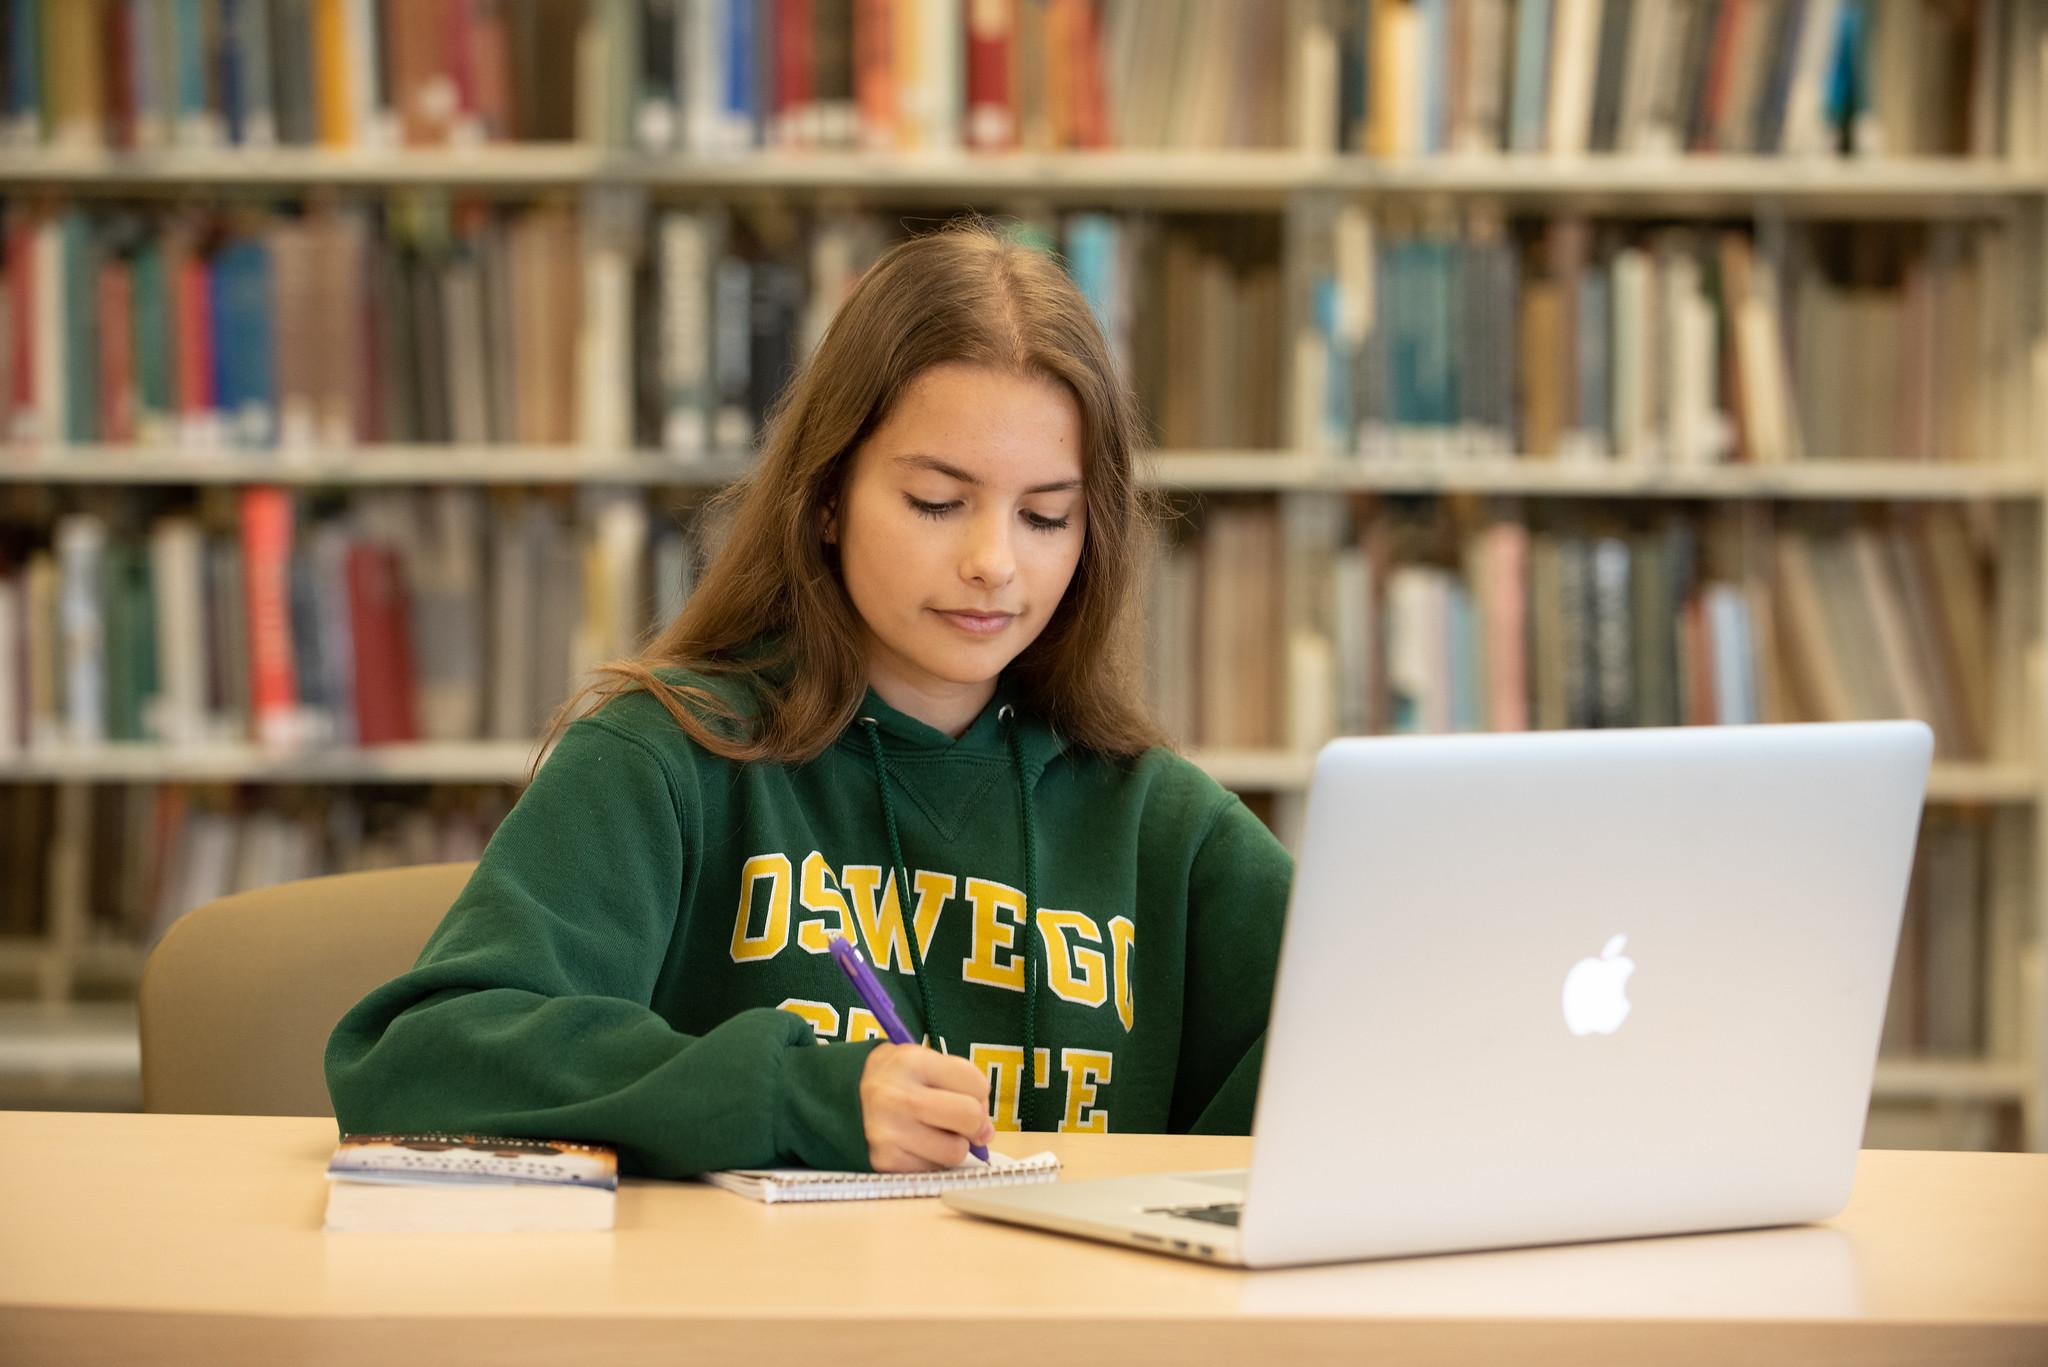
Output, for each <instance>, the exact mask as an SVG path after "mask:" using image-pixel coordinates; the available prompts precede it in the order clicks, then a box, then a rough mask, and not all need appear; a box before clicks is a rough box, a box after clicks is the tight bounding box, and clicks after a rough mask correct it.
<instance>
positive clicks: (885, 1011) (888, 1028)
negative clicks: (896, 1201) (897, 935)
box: [829, 935, 988, 1163]
mask: <svg viewBox="0 0 2048 1367" xmlns="http://www.w3.org/2000/svg"><path fill="white" fill-rule="evenodd" d="M829 943H830V947H831V950H832V958H833V960H834V961H835V962H837V963H838V965H839V971H840V972H842V973H844V974H845V975H846V976H847V977H849V978H851V979H852V980H853V990H854V991H855V992H858V993H859V994H860V999H861V1001H862V1002H863V1003H864V1004H865V1005H866V1006H867V1008H868V1010H870V1011H872V1012H874V1013H875V1019H876V1020H877V1021H878V1022H880V1023H881V1026H882V1033H883V1034H885V1035H887V1036H888V1037H889V1042H890V1043H891V1044H915V1043H917V1040H916V1039H915V1038H913V1037H912V1036H911V1033H910V1031H909V1030H908V1029H906V1028H905V1027H904V1024H903V1017H901V1016H899V1015H897V1014H896V1003H895V1002H894V1001H892V1000H890V998H889V989H887V988H885V987H883V986H882V980H881V979H880V978H877V977H876V976H875V970H873V969H872V968H869V967H868V961H867V960H866V959H863V958H861V956H860V951H859V950H857V949H855V948H854V947H853V942H852V941H851V940H848V939H847V938H846V937H845V936H843V935H834V936H833V937H832V939H831V941H830V942H829ZM967 1151H968V1152H969V1153H971V1154H973V1155H974V1156H975V1157H976V1158H979V1159H980V1160H981V1161H982V1162H984V1163H986V1162H988V1147H987V1146H986V1145H983V1144H969V1145H968V1146H967Z"/></svg>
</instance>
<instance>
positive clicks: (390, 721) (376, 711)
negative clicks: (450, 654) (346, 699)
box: [344, 541, 419, 745]
mask: <svg viewBox="0 0 2048 1367" xmlns="http://www.w3.org/2000/svg"><path fill="white" fill-rule="evenodd" d="M344 563H345V570H344V573H345V574H346V576H347V580H348V623H349V635H350V638H351V644H352V645H353V647H354V649H353V659H352V660H351V664H352V666H353V668H354V671H355V678H354V681H353V682H354V687H353V689H352V692H353V694H354V698H355V732H356V743H357V744H359V745H396V744H402V743H404V742H407V741H412V740H417V739H418V738H419V730H418V727H417V725H416V723H415V721H414V716H413V668H412V628H411V624H410V620H409V618H408V615H407V611H406V599H405V589H404V582H403V579H402V570H401V567H400V565H399V562H398V556H397V555H396V554H395V553H394V552H393V551H392V550H390V549H389V548H388V547H385V546H379V545H375V544H373V543H370V542H367V541H357V542H354V543H353V544H351V545H350V546H349V548H348V552H347V556H346V559H345V562H344Z"/></svg>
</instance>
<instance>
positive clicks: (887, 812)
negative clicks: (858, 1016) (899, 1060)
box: [838, 676, 1064, 1130]
mask: <svg viewBox="0 0 2048 1367" xmlns="http://www.w3.org/2000/svg"><path fill="white" fill-rule="evenodd" d="M856 734H858V736H859V739H858V740H856V741H855V743H856V744H864V745H865V748H866V751H867V754H868V758H869V759H870V761H871V762H872V763H873V765H874V773H875V784H876V788H877V791H878V794H879V796H880V799H881V808H882V820H883V826H884V834H885V835H886V836H887V839H888V844H889V857H890V861H891V864H890V867H891V869H892V870H893V872H894V874H895V877H896V879H897V886H898V887H900V888H908V887H910V885H911V884H910V874H909V868H908V866H907V865H906V864H905V862H904V859H903V844H902V839H901V837H900V835H899V834H898V830H897V821H896V803H895V795H894V790H895V789H896V788H897V787H898V786H899V785H900V784H901V782H902V780H901V779H900V778H899V777H898V773H897V764H896V761H895V760H894V759H893V758H892V755H891V751H892V748H893V749H894V750H895V751H896V752H897V754H899V755H901V756H902V757H903V758H904V760H905V761H911V760H914V761H916V762H917V763H918V764H919V766H920V767H922V766H924V765H928V764H931V763H933V762H937V763H939V764H942V765H943V764H946V763H947V761H949V760H953V759H959V758H968V759H970V760H976V761H983V762H985V761H988V760H1007V763H1008V768H1009V772H1010V777H1011V780H1012V786H1013V789H1014V791H1015V793H1016V802H1017V824H1016V829H1017V833H1018V837H1019V846H1020V848H1019V862H1020V864H1021V867H1022V874H1023V877H1022V879H1021V880H1020V883H1019V886H1021V887H1022V888H1023V890H1024V923H1023V927H1022V930H1023V935H1022V938H1023V945H1022V948H1021V950H1020V953H1021V955H1022V957H1023V961H1024V1003H1023V1021H1022V1030H1021V1032H1020V1033H1021V1034H1022V1035H1023V1038H1024V1057H1025V1058H1027V1059H1029V1058H1033V1057H1035V1054H1034V1052H1033V1051H1034V1049H1035V1048H1036V1041H1037V1036H1038V984H1039V978H1040V970H1039V955H1038V954H1037V953H1036V944H1035V942H1036V939H1037V937H1036V935H1035V933H1034V931H1035V926H1034V917H1035V914H1036V910H1037V906H1038V840H1037V824H1038V823H1037V822H1036V820H1035V819H1034V816H1033V812H1032V803H1033V791H1034V789H1036V787H1037V786H1038V780H1039V778H1040V777H1041V776H1042V775H1043V774H1044V773H1045V768H1046V765H1047V764H1048V763H1050V762H1051V761H1052V759H1054V758H1055V757H1057V756H1058V755H1059V753H1060V752H1061V750H1062V749H1064V744H1063V742H1062V740H1061V738H1060V736H1059V734H1058V732H1056V731H1054V730H1053V729H1052V727H1051V726H1050V725H1048V724H1046V723H1045V722H1044V721H1043V720H1042V719H1039V718H1036V717H1035V716H1033V715H1032V714H1030V713H1029V712H1027V711H1026V710H1025V709H1023V708H1021V707H1019V706H1018V705H1017V700H1016V689H1015V688H1014V686H1013V685H1012V684H1011V682H1010V680H1009V678H1008V676H1003V677H1002V678H999V679H998V680H997V683H996V691H995V693H994V695H993V696H991V697H990V699H989V701H988V705H987V706H985V707H983V708H982V710H981V712H980V713H979V714H977V715H976V716H975V718H974V720H973V721H972V722H970V723H969V724H968V726H967V729H966V730H965V731H963V732H962V733H961V734H960V735H959V736H958V737H957V738H955V737H952V736H949V735H947V734H946V733H945V732H943V731H940V730H939V729H937V728H936V727H933V726H930V725H928V724H926V723H925V722H922V721H919V720H918V719H917V718H915V717H912V716H910V715H909V714H907V713H905V712H901V711H898V710H897V709H896V708H894V707H891V706H890V705H889V704H888V703H886V702H884V701H883V700H882V697H881V695H880V694H879V693H877V692H875V690H874V689H873V688H869V689H868V690H867V693H866V695H865V696H864V697H863V698H862V699H861V707H860V711H859V713H858V715H857V716H856V717H855V719H854V723H853V725H852V726H851V727H849V728H847V731H846V733H844V734H842V736H841V737H840V740H839V742H838V743H840V744H845V743H846V742H847V741H848V740H850V739H853V738H854V737H855V736H856ZM976 767H980V766H979V765H976ZM929 811H930V809H929V808H927V812H928V814H929ZM910 953H911V958H912V963H913V966H914V968H915V973H914V975H913V976H914V978H915V980H916V983H917V989H918V998H919V1007H920V1010H919V1012H918V1015H919V1017H920V1018H921V1019H922V1020H923V1022H924V1031H925V1035H926V1037H927V1038H928V1040H929V1041H930V1042H931V1043H932V1044H933V1045H934V1046H935V1047H937V1048H939V1049H941V1050H944V1049H945V1048H946V1045H945V1042H944V1041H945V1032H944V1031H943V1029H942V1028H941V1025H940V1022H939V1019H938V1014H937V1012H936V1011H935V1010H934V1008H933V1006H932V996H931V974H930V973H928V972H927V971H926V969H925V965H924V960H923V958H922V956H921V954H920V951H919V950H918V947H917V937H916V936H912V937H911V941H910ZM885 990H886V989H885ZM1034 1103H1035V1093H1034V1092H1033V1091H1032V1090H1031V1089H1029V1088H1027V1089H1025V1095H1024V1098H1023V1125H1024V1128H1025V1129H1027V1130H1029V1129H1031V1128H1033V1124H1034V1120H1035V1115H1034V1111H1035V1104H1034Z"/></svg>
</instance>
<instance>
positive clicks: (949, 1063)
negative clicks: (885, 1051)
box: [905, 1046, 988, 1106]
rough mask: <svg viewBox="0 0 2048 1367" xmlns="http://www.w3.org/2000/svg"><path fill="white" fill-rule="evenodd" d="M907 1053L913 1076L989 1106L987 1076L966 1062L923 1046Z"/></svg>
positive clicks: (931, 1085)
mask: <svg viewBox="0 0 2048 1367" xmlns="http://www.w3.org/2000/svg"><path fill="white" fill-rule="evenodd" d="M905 1054H906V1057H907V1062H908V1064H909V1066H910V1069H911V1071H912V1073H913V1074H914V1075H915V1076H916V1077H917V1080H918V1081H920V1082H922V1083H924V1084H925V1085H926V1086H927V1087H942V1088H944V1089H945V1090H946V1091H949V1092H958V1093H960V1094H961V1095H962V1096H971V1097H974V1098H976V1099H978V1100H979V1101H980V1102H981V1103H982V1104H983V1106H986V1105H987V1104H988V1074H987V1073H985V1072H983V1071H982V1070H981V1069H979V1068H977V1067H975V1066H974V1065H973V1064H971V1063H969V1062H968V1061H967V1060H966V1059H964V1058H958V1057H955V1056H954V1055H952V1054H942V1053H939V1052H938V1051H937V1050H936V1049H927V1048H924V1047H922V1046H919V1047H918V1048H916V1049H914V1050H911V1049H907V1050H905Z"/></svg>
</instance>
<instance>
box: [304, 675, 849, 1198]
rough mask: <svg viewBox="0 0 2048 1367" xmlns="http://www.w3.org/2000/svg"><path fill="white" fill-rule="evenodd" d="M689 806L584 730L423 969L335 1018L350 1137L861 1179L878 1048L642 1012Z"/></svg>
mask: <svg viewBox="0 0 2048 1367" xmlns="http://www.w3.org/2000/svg"><path fill="white" fill-rule="evenodd" d="M682 812H683V808H682V804H681V800H680V796H679V792H678V788H677V785H675V784H674V783H672V782H671V781H670V773H669V770H668V769H667V768H666V767H665V766H664V765H663V764H662V763H661V761H660V760H659V758H658V757H657V755H656V754H655V752H654V750H653V748H652V747H651V746H649V745H648V744H647V743H646V742H645V741H644V740H642V739H640V738H638V737H636V736H634V735H632V734H631V733H630V732H629V731H626V730H623V729H619V728H617V727H615V726H613V725H612V724H611V723H610V722H609V721H608V719H606V718H604V717H601V716H600V717H594V718H585V719H583V720H581V721H578V722H576V723H575V724H574V725H572V726H571V727H570V728H569V730H568V731H567V733H566V734H565V735H564V737H563V739H562V742H561V744H560V745H559V746H557V747H556V749H555V752H554V753H553V755H551V756H550V757H549V759H548V761H547V763H546V764H545V765H544V766H542V768H541V771H540V773H539V775H538V776H537V777H536V778H535V780H534V782H533V784H532V786H531V787H530V788H528V789H527V791H526V792H525V794H524V795H522V796H521V798H520V800H519V802H518V803H517V804H516V805H515V806H514V808H513V810H512V811H511V813H510V814H509V815H508V816H507V817H506V818H505V820H504V823H503V824H502V825H501V826H500V828H499V830H498V832H497V834H496V835H494V836H493V837H492V839H491V842H490V845H489V846H488V848H486V850H485V851H484V855H483V858H482V860H481V861H480V862H479V864H478V866H477V869H476V872H475V874H474V875H473V876H472V877H471V878H470V881H469V883H468V885H467V886H465V887H464V889H463V891H462V893H461V895H460V896H459V897H458V898H457V899H456V901H455V905H454V906H453V907H452V908H450V910H449V912H448V915H447V916H446V918H445V919H444V920H443V921H442V922H441V924H440V926H439V928H438V929H436V930H435V932H434V934H433V935H432V937H431V938H429V940H428V941H427V944H426V947H425V948H424V949H423V950H422V951H421V952H420V957H419V960H418V962H417V963H415V964H414V966H413V967H412V969H411V970H410V971H409V972H407V973H405V974H403V975H401V976H400V977H398V978H396V979H394V980H392V981H391V982H389V983H386V984H385V985H384V986H382V987H379V988H377V989H376V990H375V991H373V992H371V993H370V994H369V995H368V996H367V997H365V998H363V1000H362V1001H360V1002H358V1003H357V1004H356V1005H355V1006H354V1007H353V1008H351V1009H350V1011H349V1012H348V1014H347V1015H346V1016H344V1017H343V1018H342V1020H341V1022H340V1024H339V1025H337V1026H336V1027H335V1030H334V1033H333V1035H332V1036H331V1037H330V1038H329V1040H328V1044H327V1057H326V1068H327V1087H328V1091H329V1093H330V1095H331V1096H332V1098H333V1100H334V1113H335V1116H336V1119H337V1121H338V1122H339V1124H340V1127H341V1129H342V1131H343V1132H344V1133H365V1132H378V1131H401V1130H410V1131H469V1132H472V1133H484V1134H504V1135H525V1136H533V1137H538V1138H555V1139H580V1140H585V1141H595V1142H600V1143H607V1144H613V1145H616V1146H617V1147H618V1149H619V1157H620V1161H621V1164H622V1166H623V1167H624V1168H625V1169H626V1170H627V1171H630V1172H634V1173H639V1174H645V1175H649V1176H656V1177H682V1176H688V1175H691V1174H694V1173H699V1172H704V1171H707V1170H710V1169H714V1168H727V1167H760V1166H767V1165H772V1164H782V1163H801V1164H804V1165H807V1166H811V1167H819V1168H836V1169H860V1170H865V1169H866V1168H867V1166H868V1162H869V1159H868V1148H867V1141H866V1138H865V1133H864V1130H863V1128H862V1124H861V1112H860V1100H859V1086H860V1075H861V1070H862V1068H863V1067H864V1066H865V1064H866V1062H867V1056H868V1054H869V1053H870V1052H871V1051H872V1049H873V1045H872V1044H871V1043H867V1044H833V1045H826V1046H823V1047H820V1046H819V1045H818V1044H816V1043H815V1042H814V1040H813V1036H812V1033H811V1028H810V1026H809V1025H808V1024H806V1023H805V1022H804V1021H803V1020H801V1019H800V1018H798V1017H796V1016H794V1015H792V1014H790V1013H789V1012H786V1011H777V1010H772V1009H756V1010H750V1011H743V1012H740V1013H739V1014H738V1015H735V1016H733V1017H731V1018H730V1019H728V1020H726V1021H724V1022H723V1023H721V1024H719V1025H718V1026H716V1027H715V1028H713V1029H712V1030H710V1031H708V1032H707V1033H705V1034H703V1035H701V1036H693V1035H686V1034H682V1033H680V1032H678V1031H677V1030H675V1029H674V1028H672V1027H671V1026H670V1025H669V1023H668V1021H667V1020H666V1019H664V1018H663V1017H662V1016H660V1015H659V1014H657V1013H656V1012H655V1011H654V1010H652V1009H651V1008H650V1006H649V1002H650V1001H651V1000H652V998H653V992H654V987H655V983H656V979H657V977H658V976H659V975H660V974H661V972H662V969H663V965H664V963H665V961H666V959H667V957H668V955H669V953H670V949H671V941H672V939H673V938H674V935H675V930H676V924H677V916H678V908H679V902H680V897H681V889H682V888H683V886H684V881H685V880H684V875H685V872H686V863H687V861H688V859H689V858H690V852H689V851H688V850H687V849H686V848H685V844H684V839H683V832H684V830H685V829H686V827H685V823H684V821H683V820H682Z"/></svg>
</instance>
